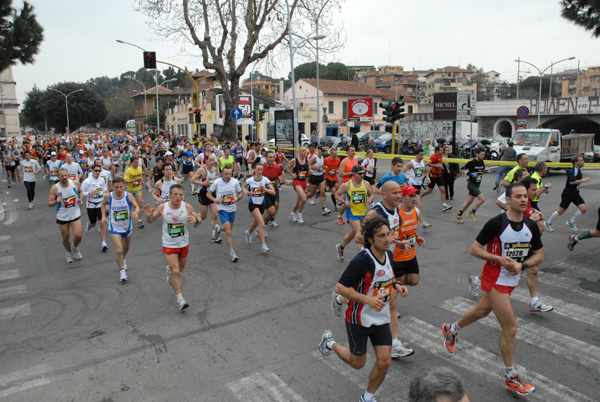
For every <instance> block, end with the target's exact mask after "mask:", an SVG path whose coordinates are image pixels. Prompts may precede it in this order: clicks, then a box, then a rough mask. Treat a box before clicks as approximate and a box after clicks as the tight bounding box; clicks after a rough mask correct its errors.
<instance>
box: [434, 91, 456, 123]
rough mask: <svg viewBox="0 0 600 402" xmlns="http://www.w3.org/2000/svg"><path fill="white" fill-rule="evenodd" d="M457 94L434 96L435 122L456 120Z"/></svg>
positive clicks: (449, 93)
mask: <svg viewBox="0 0 600 402" xmlns="http://www.w3.org/2000/svg"><path fill="white" fill-rule="evenodd" d="M456 95H457V94H456V92H436V93H434V94H433V120H456Z"/></svg>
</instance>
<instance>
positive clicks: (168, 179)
mask: <svg viewBox="0 0 600 402" xmlns="http://www.w3.org/2000/svg"><path fill="white" fill-rule="evenodd" d="M175 184H181V179H179V178H178V177H175V176H173V166H172V165H167V166H165V167H164V169H163V177H162V179H160V180H159V181H157V182H156V183H154V188H153V189H152V198H154V200H155V201H156V204H164V203H165V202H169V201H170V200H171V193H170V189H171V186H173V185H175Z"/></svg>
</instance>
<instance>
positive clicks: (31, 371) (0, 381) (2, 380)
mask: <svg viewBox="0 0 600 402" xmlns="http://www.w3.org/2000/svg"><path fill="white" fill-rule="evenodd" d="M49 371H50V365H49V364H38V365H37V366H33V367H29V368H26V369H23V370H17V371H13V372H12V373H8V374H6V375H3V376H0V387H4V386H5V385H7V384H10V383H11V382H15V381H23V379H24V378H29V377H35V376H39V375H42V374H47V373H48V372H49Z"/></svg>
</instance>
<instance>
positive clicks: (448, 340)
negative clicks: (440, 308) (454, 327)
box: [442, 323, 458, 353]
mask: <svg viewBox="0 0 600 402" xmlns="http://www.w3.org/2000/svg"><path fill="white" fill-rule="evenodd" d="M442 334H444V347H445V348H446V350H447V351H448V352H450V353H454V344H455V343H456V337H457V336H458V335H452V333H451V332H450V324H446V323H444V324H442Z"/></svg>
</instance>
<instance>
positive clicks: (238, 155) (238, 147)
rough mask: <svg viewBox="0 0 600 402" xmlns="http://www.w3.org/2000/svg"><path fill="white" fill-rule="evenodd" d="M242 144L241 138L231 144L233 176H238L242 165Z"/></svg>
mask: <svg viewBox="0 0 600 402" xmlns="http://www.w3.org/2000/svg"><path fill="white" fill-rule="evenodd" d="M244 154H245V151H244V146H243V145H242V140H240V139H238V140H237V141H236V142H235V145H234V146H233V157H234V159H235V171H234V173H235V178H236V179H239V178H240V173H241V169H242V165H243V164H244V163H245V162H244Z"/></svg>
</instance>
